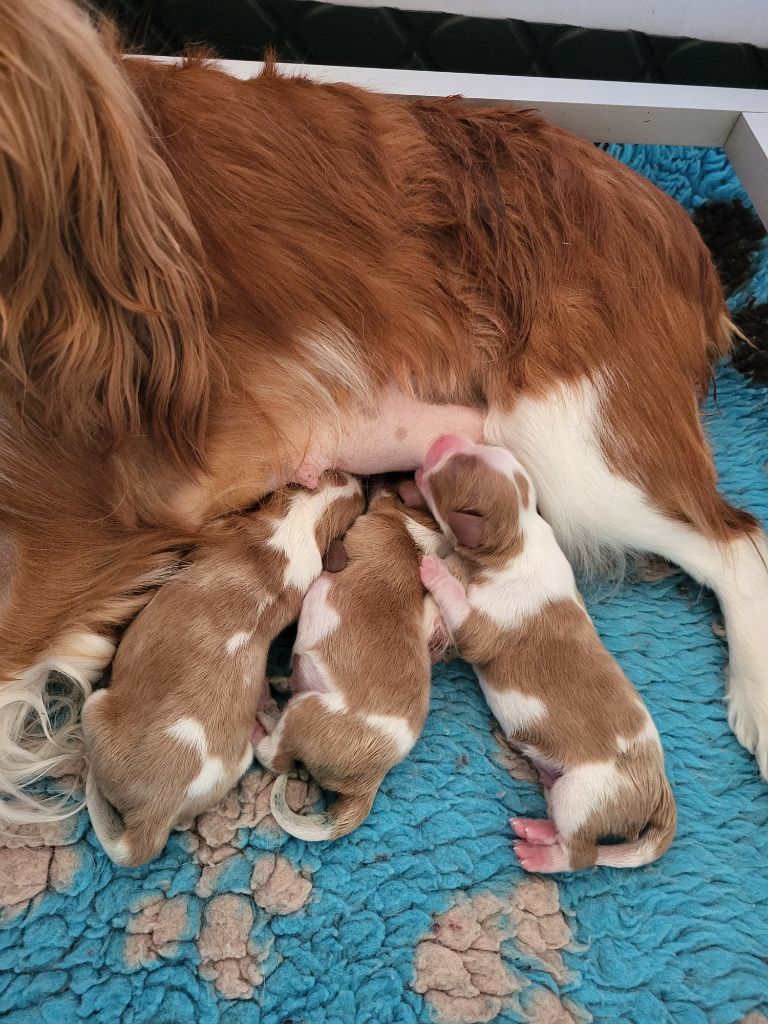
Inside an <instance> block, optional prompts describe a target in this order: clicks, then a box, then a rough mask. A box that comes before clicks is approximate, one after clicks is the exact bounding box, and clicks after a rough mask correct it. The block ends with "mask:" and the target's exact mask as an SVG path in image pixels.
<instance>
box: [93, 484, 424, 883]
mask: <svg viewBox="0 0 768 1024" xmlns="http://www.w3.org/2000/svg"><path fill="white" fill-rule="evenodd" d="M362 508H363V499H362V489H361V487H360V484H359V482H358V481H357V480H355V479H354V478H353V477H348V476H345V475H344V474H340V473H328V474H326V475H325V476H324V477H323V478H322V479H321V480H320V483H319V488H318V490H316V491H314V492H308V491H303V490H290V489H289V490H285V491H282V492H279V493H278V494H276V495H275V496H274V497H273V498H272V500H271V501H270V502H269V503H268V504H267V505H266V506H265V507H263V508H262V509H260V510H258V511H256V512H254V513H252V514H249V515H244V516H242V517H241V518H238V519H235V520H229V521H227V522H224V523H222V524H221V532H220V535H218V536H216V534H215V533H214V536H213V539H212V540H211V541H210V542H208V543H207V544H205V545H204V546H203V547H202V548H201V549H200V550H199V551H198V554H197V556H196V558H195V560H194V562H193V563H192V564H191V565H190V566H188V567H187V568H185V569H184V570H182V572H180V573H179V574H178V575H177V576H176V577H175V578H174V579H173V580H172V581H171V582H170V583H168V584H166V585H165V586H164V587H163V588H162V589H161V590H159V591H158V593H157V595H156V596H155V597H154V598H153V599H152V601H151V602H150V603H149V605H148V606H147V607H146V608H145V609H144V611H143V612H142V613H141V614H140V615H139V616H138V618H137V619H136V620H135V621H134V622H133V624H132V625H131V626H130V627H129V629H128V630H127V631H126V633H125V636H124V638H123V640H122V642H121V644H120V647H119V648H118V652H117V656H116V658H115V661H114V666H113V671H112V678H111V682H110V685H109V687H108V688H107V689H103V690H97V691H96V692H95V693H93V694H92V696H91V697H90V698H89V699H88V700H87V701H86V704H85V707H84V709H83V730H84V733H85V738H86V748H87V757H88V764H89V771H88V779H87V783H86V800H87V804H88V810H89V812H90V815H91V821H92V823H93V827H94V830H95V832H96V835H97V836H98V838H99V840H100V841H101V843H102V845H103V847H104V849H105V850H106V852H107V853H108V855H109V856H110V857H111V858H112V860H114V861H115V862H116V863H118V864H122V865H126V866H131V867H132V866H135V865H137V864H143V863H144V862H145V861H148V860H151V859H152V858H153V857H155V856H157V854H158V853H160V851H161V850H162V848H163V847H164V846H165V843H166V841H167V839H168V835H169V832H170V830H171V828H173V826H174V825H176V824H178V823H179V822H180V821H181V820H184V819H190V818H192V817H194V816H195V815H197V814H200V813H201V812H202V811H204V810H205V809H206V808H208V807H211V806H212V805H214V804H215V803H216V802H217V801H218V800H219V799H221V797H222V796H224V794H225V793H226V792H227V791H228V790H229V789H230V788H231V787H232V786H233V785H234V784H235V783H236V782H237V780H238V779H239V778H240V776H241V775H242V774H243V772H244V771H245V770H246V769H247V768H248V766H249V765H250V763H251V760H252V756H253V750H252V746H251V733H252V729H253V724H254V720H255V716H256V711H257V707H258V705H259V702H260V700H261V699H262V698H263V696H264V691H265V688H266V683H265V678H264V672H265V667H266V661H267V651H268V649H269V645H270V643H271V641H272V640H273V639H274V638H275V636H277V634H278V633H279V632H280V631H281V630H282V629H284V628H285V627H286V626H287V625H288V624H289V623H290V622H292V621H293V620H294V619H295V618H296V617H297V616H298V614H299V609H300V607H301V601H302V597H303V596H304V594H305V592H306V590H307V588H308V587H309V585H310V584H311V583H312V581H313V580H314V579H316V578H317V577H318V576H319V575H320V572H321V571H322V557H323V553H324V552H325V551H326V550H327V549H328V548H329V546H331V545H332V542H333V540H334V538H336V537H338V536H340V535H342V534H343V533H344V531H345V530H346V529H347V527H348V526H349V524H350V523H351V522H352V521H353V519H354V518H355V516H357V515H358V514H359V513H360V512H361V511H362ZM417 582H418V580H417Z"/></svg>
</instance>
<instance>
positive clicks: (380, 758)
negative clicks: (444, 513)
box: [255, 490, 448, 841]
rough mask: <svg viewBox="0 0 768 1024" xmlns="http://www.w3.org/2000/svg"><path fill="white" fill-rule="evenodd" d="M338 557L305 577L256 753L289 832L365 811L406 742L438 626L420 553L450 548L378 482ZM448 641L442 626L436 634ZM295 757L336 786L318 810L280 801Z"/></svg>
mask: <svg viewBox="0 0 768 1024" xmlns="http://www.w3.org/2000/svg"><path fill="white" fill-rule="evenodd" d="M344 547H345V549H346V553H347V557H348V562H347V565H346V567H345V568H344V569H343V570H342V571H341V572H339V573H337V574H334V575H330V574H328V573H324V574H323V575H322V576H321V577H320V578H319V579H318V580H317V582H316V583H315V584H314V585H313V586H312V587H311V588H310V590H309V592H308V594H307V597H306V599H305V601H304V606H303V607H302V610H301V617H300V619H299V628H298V634H297V638H296V644H295V646H294V649H293V671H292V678H291V683H292V689H293V694H294V696H293V697H292V698H291V700H290V701H289V702H288V705H287V706H286V709H285V711H284V712H283V715H282V717H281V718H280V719H279V721H278V722H277V723H275V722H274V721H271V720H270V719H268V718H265V717H264V716H261V722H262V725H263V726H264V728H265V730H266V731H268V732H269V735H266V736H265V737H264V738H263V739H261V741H260V742H259V743H257V745H256V748H255V750H256V757H257V758H258V759H259V761H261V763H262V764H263V765H265V766H266V767H267V768H269V769H270V770H271V771H273V772H275V774H277V775H278V776H279V778H278V779H277V780H276V782H275V784H274V786H273V789H272V813H273V815H274V817H275V820H276V821H277V822H278V824H279V825H281V826H282V827H283V828H284V829H285V830H286V832H289V833H290V834H291V835H293V836H296V837H297V838H299V839H306V840H310V841H311V840H323V839H336V838H338V837H339V836H343V835H346V834H347V833H348V832H351V831H352V830H353V829H355V828H357V826H358V825H360V824H361V822H363V821H364V820H365V818H366V817H367V816H368V813H369V812H370V810H371V805H372V804H373V800H374V797H375V796H376V792H377V790H378V788H379V786H380V785H381V782H382V780H383V779H384V776H385V775H386V774H387V772H388V771H389V770H390V769H391V768H392V767H394V765H396V764H397V763H398V762H399V761H402V759H403V758H404V757H405V756H406V755H407V754H408V753H409V751H410V750H411V748H412V747H413V745H414V743H415V742H416V740H417V739H418V736H419V734H420V733H421V730H422V727H423V725H424V720H425V718H426V716H427V709H428V706H429V686H430V648H431V650H432V653H433V655H435V656H437V655H439V653H440V647H441V638H442V637H444V631H443V629H442V623H441V622H440V620H439V616H438V614H437V610H436V607H435V603H434V601H432V599H431V598H429V597H425V595H424V590H423V587H422V585H421V581H420V579H419V564H420V562H421V559H422V557H423V555H424V554H425V553H430V552H440V553H441V554H445V553H447V551H448V544H447V542H446V540H445V538H444V537H443V535H442V534H441V533H440V531H439V529H438V527H437V524H436V523H434V522H433V521H432V520H431V518H430V517H429V516H426V515H425V514H424V513H423V512H420V511H418V510H412V509H409V508H406V506H405V505H404V504H403V503H402V502H401V501H400V499H399V498H397V497H395V496H394V495H393V494H391V493H389V491H387V490H382V491H381V492H379V493H378V494H377V495H375V496H374V497H373V498H372V500H371V504H370V507H369V509H368V512H367V513H366V515H364V516H361V517H360V519H358V520H357V521H356V522H355V524H354V525H353V526H352V528H351V529H350V531H349V533H347V535H346V537H345V539H344ZM444 639H445V643H446V644H447V637H444ZM297 761H300V762H301V763H302V764H303V765H304V766H305V767H306V769H307V770H308V771H309V773H310V774H311V775H312V776H313V777H314V778H315V779H316V781H317V782H318V783H319V784H320V785H321V786H322V787H323V788H324V789H328V790H331V791H333V792H335V793H338V794H339V798H338V800H337V801H336V802H335V803H334V804H333V806H332V807H331V808H330V809H329V810H328V811H327V813H325V814H314V815H306V816H302V815H299V814H296V813H294V812H293V811H292V810H291V809H290V808H289V807H288V805H287V804H286V801H285V789H286V782H287V775H286V774H285V773H287V772H289V771H290V770H291V769H292V768H293V766H294V764H295V763H296V762H297Z"/></svg>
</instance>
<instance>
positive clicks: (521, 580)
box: [467, 521, 586, 629]
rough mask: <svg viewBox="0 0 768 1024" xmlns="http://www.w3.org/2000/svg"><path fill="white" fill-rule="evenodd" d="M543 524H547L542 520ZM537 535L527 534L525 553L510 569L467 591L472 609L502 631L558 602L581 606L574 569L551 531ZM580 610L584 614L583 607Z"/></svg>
mask: <svg viewBox="0 0 768 1024" xmlns="http://www.w3.org/2000/svg"><path fill="white" fill-rule="evenodd" d="M542 525H544V526H546V523H543V521H542ZM547 529H548V528H547ZM535 533H536V536H531V535H530V534H529V533H526V543H525V547H524V548H523V551H522V553H521V554H520V555H519V556H518V557H517V558H515V559H514V560H513V562H512V563H511V564H510V565H509V566H506V567H505V568H504V569H500V570H495V571H486V572H485V573H484V574H483V577H482V580H481V581H480V582H478V583H472V584H470V586H469V587H468V588H467V600H468V601H469V603H470V605H471V606H472V608H475V609H476V610H477V611H479V612H482V613H483V614H484V615H487V616H488V618H489V619H490V620H491V622H493V623H495V624H496V625H497V626H498V627H499V628H500V629H513V628H515V627H517V626H520V625H521V624H522V623H523V622H525V621H526V619H529V618H532V617H533V616H536V615H539V614H540V613H541V612H542V611H543V609H544V608H546V607H547V605H549V604H552V603H553V602H555V601H561V600H571V601H577V603H578V597H579V593H578V590H577V589H576V581H575V579H574V576H573V570H572V569H571V567H570V565H569V563H568V559H567V558H566V557H565V555H564V554H563V553H562V551H561V550H560V549H559V547H558V546H557V542H556V540H555V538H554V535H553V534H552V531H551V530H549V529H548V533H549V536H547V533H546V532H545V531H539V530H536V531H535ZM580 608H581V610H582V611H583V606H582V605H580ZM584 614H586V612H585V613H584Z"/></svg>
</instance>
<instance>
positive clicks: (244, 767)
mask: <svg viewBox="0 0 768 1024" xmlns="http://www.w3.org/2000/svg"><path fill="white" fill-rule="evenodd" d="M252 763H253V747H252V746H251V744H250V743H247V744H246V746H245V753H244V754H243V756H242V757H241V758H240V764H239V765H238V766H237V773H238V775H244V774H245V772H247V771H248V769H249V768H250V767H251V764H252Z"/></svg>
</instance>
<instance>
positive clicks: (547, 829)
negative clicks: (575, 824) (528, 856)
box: [509, 818, 558, 846]
mask: <svg viewBox="0 0 768 1024" xmlns="http://www.w3.org/2000/svg"><path fill="white" fill-rule="evenodd" d="M509 823H510V825H511V826H512V830H513V832H514V833H515V835H516V836H519V837H520V838H521V839H525V840H526V841H527V842H528V843H530V844H531V845H532V846H554V845H555V844H556V843H557V842H558V839H557V830H556V828H555V824H554V822H552V821H549V820H548V819H546V818H545V819H544V820H537V819H535V818H512V819H511V820H510V822H509Z"/></svg>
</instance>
